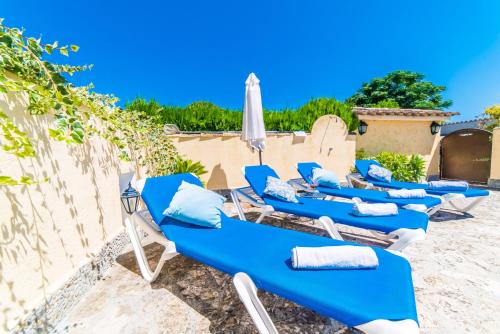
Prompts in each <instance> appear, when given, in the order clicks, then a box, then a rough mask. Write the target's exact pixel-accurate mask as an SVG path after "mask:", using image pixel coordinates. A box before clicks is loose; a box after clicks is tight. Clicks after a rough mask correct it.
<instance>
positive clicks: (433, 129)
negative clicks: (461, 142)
mask: <svg viewBox="0 0 500 334" xmlns="http://www.w3.org/2000/svg"><path fill="white" fill-rule="evenodd" d="M440 128H441V124H439V123H438V122H432V123H431V133H432V134H433V135H435V134H436V133H438V132H439V129H440Z"/></svg>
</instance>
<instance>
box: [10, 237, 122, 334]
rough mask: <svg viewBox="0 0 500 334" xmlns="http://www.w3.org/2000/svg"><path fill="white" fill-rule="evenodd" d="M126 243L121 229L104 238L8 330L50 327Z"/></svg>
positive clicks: (25, 331) (25, 332) (46, 329)
mask: <svg viewBox="0 0 500 334" xmlns="http://www.w3.org/2000/svg"><path fill="white" fill-rule="evenodd" d="M128 244H130V239H129V237H128V235H127V233H126V232H125V231H124V230H123V231H121V232H120V233H118V235H117V236H116V237H114V238H113V239H112V240H111V241H109V242H107V243H106V244H105V245H104V246H103V247H102V248H101V250H100V251H99V253H98V254H97V255H96V256H95V257H94V258H93V259H92V260H91V261H89V262H88V263H86V264H84V265H83V266H82V267H80V268H79V269H78V270H77V271H76V272H75V273H74V274H73V276H71V278H69V279H68V280H67V281H66V283H65V284H64V285H63V286H62V287H60V288H59V289H57V290H56V291H55V292H54V293H52V294H51V295H50V296H48V297H47V298H46V300H45V301H44V302H43V304H42V305H40V306H38V307H37V308H35V309H33V310H32V311H31V312H30V313H29V314H28V315H27V316H26V317H25V318H24V319H23V320H22V321H20V322H19V324H18V325H17V327H15V328H14V329H13V330H12V331H11V333H22V334H32V333H33V334H34V333H48V332H50V331H51V330H53V329H54V328H55V326H56V325H57V323H58V322H59V321H60V320H61V319H62V318H63V317H64V316H65V314H66V313H67V312H68V310H69V309H71V308H72V307H73V306H75V305H76V304H77V303H78V301H79V300H80V299H81V298H82V297H83V295H84V294H85V293H86V292H87V291H89V289H90V288H91V287H92V286H94V284H95V283H96V282H97V281H98V280H100V279H101V278H102V277H103V276H104V273H105V272H106V271H107V270H108V269H109V268H111V267H112V266H113V265H114V263H115V260H116V258H117V257H118V256H119V255H120V254H121V252H122V251H123V249H124V248H125V247H126V246H127V245H128Z"/></svg>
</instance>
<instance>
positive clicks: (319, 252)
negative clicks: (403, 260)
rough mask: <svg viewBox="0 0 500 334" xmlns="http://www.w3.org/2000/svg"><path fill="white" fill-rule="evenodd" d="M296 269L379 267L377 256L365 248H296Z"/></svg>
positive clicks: (293, 259)
mask: <svg viewBox="0 0 500 334" xmlns="http://www.w3.org/2000/svg"><path fill="white" fill-rule="evenodd" d="M292 266H293V268H295V269H363V268H376V267H377V266H378V258H377V254H375V251H374V250H373V249H372V248H371V247H365V246H325V247H295V248H293V249H292Z"/></svg>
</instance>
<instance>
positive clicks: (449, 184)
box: [427, 181, 469, 191]
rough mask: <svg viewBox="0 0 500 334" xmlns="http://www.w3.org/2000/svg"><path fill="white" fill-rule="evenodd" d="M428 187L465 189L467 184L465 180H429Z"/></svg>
mask: <svg viewBox="0 0 500 334" xmlns="http://www.w3.org/2000/svg"><path fill="white" fill-rule="evenodd" d="M427 185H428V186H429V189H437V190H454V191H466V190H467V189H468V188H469V184H468V183H467V182H466V181H430V182H428V183H427Z"/></svg>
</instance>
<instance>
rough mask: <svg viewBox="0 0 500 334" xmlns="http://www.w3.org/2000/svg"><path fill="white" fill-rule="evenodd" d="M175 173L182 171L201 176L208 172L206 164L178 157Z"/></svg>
mask: <svg viewBox="0 0 500 334" xmlns="http://www.w3.org/2000/svg"><path fill="white" fill-rule="evenodd" d="M173 173H174V174H180V173H193V174H194V175H196V176H198V177H200V176H201V175H203V174H206V173H208V172H207V170H206V169H205V166H203V165H202V164H201V162H199V161H196V162H193V161H192V160H190V159H183V158H180V157H179V158H177V159H176V160H175V163H174V168H173Z"/></svg>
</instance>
